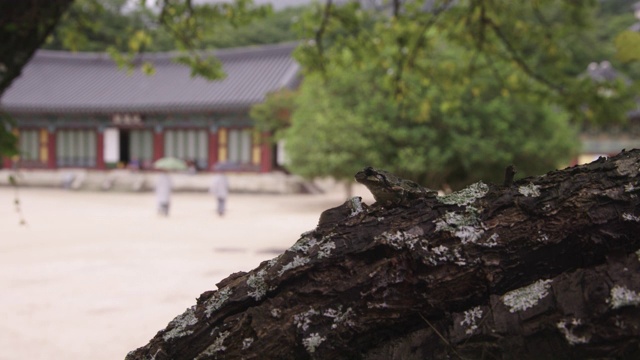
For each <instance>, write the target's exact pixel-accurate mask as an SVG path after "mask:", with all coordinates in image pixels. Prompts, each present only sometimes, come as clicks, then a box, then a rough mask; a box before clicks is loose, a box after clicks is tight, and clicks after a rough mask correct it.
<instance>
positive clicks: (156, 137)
mask: <svg viewBox="0 0 640 360" xmlns="http://www.w3.org/2000/svg"><path fill="white" fill-rule="evenodd" d="M163 156H164V128H163V127H162V126H156V127H155V129H154V131H153V161H156V160H158V159H160V158H162V157H163Z"/></svg>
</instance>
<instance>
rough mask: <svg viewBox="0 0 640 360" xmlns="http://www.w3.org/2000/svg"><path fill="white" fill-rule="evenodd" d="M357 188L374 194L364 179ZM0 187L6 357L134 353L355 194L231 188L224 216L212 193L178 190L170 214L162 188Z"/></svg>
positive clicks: (0, 302) (1, 325) (69, 359)
mask: <svg viewBox="0 0 640 360" xmlns="http://www.w3.org/2000/svg"><path fill="white" fill-rule="evenodd" d="M354 195H358V196H363V198H364V201H365V202H367V203H369V204H371V203H372V202H373V200H372V198H371V195H370V194H369V192H368V191H367V190H366V189H365V188H363V187H356V188H355V191H354ZM19 199H20V203H21V208H22V212H23V213H24V218H25V219H26V222H27V225H26V226H21V225H19V216H18V215H17V214H16V212H15V210H14V203H13V200H14V190H13V189H11V188H8V187H0V294H1V295H0V309H2V311H1V312H0V314H1V317H0V349H1V350H0V360H18V359H19V360H23V359H30V360H40V359H42V360H44V359H47V360H49V359H66V360H74V359H82V360H86V359H93V360H102V359H104V360H113V359H123V358H124V357H125V355H126V354H127V353H128V352H129V351H131V350H133V349H135V348H137V347H140V346H142V345H144V344H146V343H147V342H148V340H149V339H151V338H152V337H153V336H154V335H155V334H156V332H157V331H158V330H160V329H162V328H164V327H165V326H166V325H167V323H168V322H169V321H171V320H172V319H173V318H174V317H175V316H177V315H179V314H181V313H182V312H183V311H184V310H185V309H186V308H188V307H190V306H192V305H194V304H195V298H197V297H198V296H199V295H200V294H201V293H202V292H204V291H207V290H212V289H216V286H215V284H216V283H217V282H218V281H220V280H222V279H223V278H225V277H227V276H228V275H230V274H231V273H233V272H237V271H249V270H251V269H253V268H255V267H256V266H258V265H259V263H260V262H261V261H264V260H269V259H271V258H273V257H275V256H277V255H278V254H279V253H280V252H282V251H283V250H285V249H287V248H288V247H290V246H291V245H293V243H294V242H295V241H296V240H297V239H298V238H299V236H300V234H301V233H303V232H305V231H307V230H311V229H313V228H314V227H315V225H316V223H317V221H318V217H319V216H320V213H321V212H322V211H323V210H325V209H327V208H330V207H334V206H337V205H340V204H341V203H342V202H343V201H344V200H345V194H344V191H342V189H341V188H336V189H334V190H333V191H330V192H329V193H327V194H323V195H250V194H232V195H231V196H230V197H229V200H228V213H227V214H226V215H225V217H223V218H219V217H218V216H217V214H216V213H215V211H214V210H215V202H214V199H213V198H212V197H211V196H209V195H208V194H204V193H178V194H174V195H173V197H172V209H171V214H170V216H169V217H168V218H163V217H159V216H157V215H156V212H155V199H154V196H153V194H151V193H92V192H72V191H64V190H58V189H20V193H19Z"/></svg>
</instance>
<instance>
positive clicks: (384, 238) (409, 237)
mask: <svg viewBox="0 0 640 360" xmlns="http://www.w3.org/2000/svg"><path fill="white" fill-rule="evenodd" d="M374 240H375V241H380V242H382V243H384V244H388V245H390V246H391V247H393V248H394V249H397V250H400V249H402V248H403V247H405V246H407V247H408V248H409V249H413V247H414V246H415V244H416V242H417V241H418V236H417V235H415V234H409V233H405V232H402V231H399V230H398V231H391V232H388V231H385V232H383V233H382V234H380V235H378V236H376V237H375V238H374Z"/></svg>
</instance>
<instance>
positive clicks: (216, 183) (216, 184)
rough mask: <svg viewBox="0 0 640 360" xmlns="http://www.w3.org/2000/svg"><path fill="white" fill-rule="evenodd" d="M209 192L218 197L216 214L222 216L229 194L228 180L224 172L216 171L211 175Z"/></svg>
mask: <svg viewBox="0 0 640 360" xmlns="http://www.w3.org/2000/svg"><path fill="white" fill-rule="evenodd" d="M209 193H210V194H212V195H213V196H215V197H216V198H217V199H218V215H220V216H224V212H225V210H226V209H225V207H226V204H225V203H226V201H227V196H228V195H229V180H227V176H226V175H225V174H224V173H216V174H214V175H213V180H212V181H211V187H210V188H209Z"/></svg>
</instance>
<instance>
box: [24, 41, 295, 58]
mask: <svg viewBox="0 0 640 360" xmlns="http://www.w3.org/2000/svg"><path fill="white" fill-rule="evenodd" d="M298 44H299V42H298V41H287V42H281V43H276V44H261V45H250V46H242V47H235V48H223V49H213V50H198V53H201V54H206V55H209V54H210V55H213V56H216V57H221V58H224V57H234V56H246V55H251V54H259V53H263V52H280V51H289V52H290V51H293V49H295V48H296V47H297V46H298ZM180 54H182V53H181V52H179V51H159V52H144V53H140V54H139V55H138V57H137V59H136V60H144V59H148V60H170V59H172V58H174V57H176V56H178V55H180ZM36 57H37V58H44V59H46V58H49V59H69V60H88V61H89V60H93V61H95V60H112V59H111V55H109V54H108V53H106V52H95V51H67V50H49V49H40V50H38V51H37V52H36Z"/></svg>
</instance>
